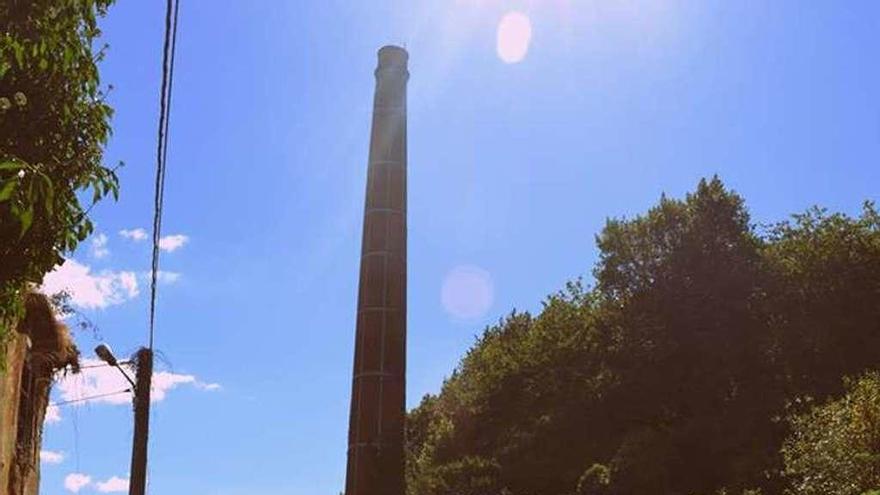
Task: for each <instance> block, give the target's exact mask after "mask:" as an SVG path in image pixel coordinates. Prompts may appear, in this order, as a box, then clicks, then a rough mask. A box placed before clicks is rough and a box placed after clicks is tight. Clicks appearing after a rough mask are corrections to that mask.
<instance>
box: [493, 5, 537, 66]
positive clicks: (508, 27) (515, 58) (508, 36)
mask: <svg viewBox="0 0 880 495" xmlns="http://www.w3.org/2000/svg"><path fill="white" fill-rule="evenodd" d="M531 42H532V21H531V20H529V16H527V15H525V14H523V13H522V12H516V11H514V12H508V13H507V14H505V15H504V17H502V18H501V22H499V23H498V32H497V37H496V45H495V49H496V51H497V52H498V58H500V59H501V60H502V61H504V62H505V63H508V64H515V63H517V62H521V61H522V59H524V58H525V56H526V54H527V53H528V52H529V44H531Z"/></svg>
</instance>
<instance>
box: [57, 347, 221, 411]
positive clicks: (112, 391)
mask: <svg viewBox="0 0 880 495" xmlns="http://www.w3.org/2000/svg"><path fill="white" fill-rule="evenodd" d="M117 357H119V358H120V359H122V356H117ZM80 364H82V366H83V369H82V371H81V372H80V373H77V374H72V373H67V374H59V375H58V376H57V382H56V386H57V390H58V393H59V395H60V397H61V400H63V401H71V400H72V401H80V402H75V403H74V404H76V405H82V404H88V403H94V404H114V405H120V404H124V405H131V393H117V392H123V391H124V390H127V389H130V388H131V384H130V383H128V381H127V380H126V379H125V377H124V376H123V375H122V373H120V372H119V370H117V369H114V368H113V367H110V366H101V365H102V364H103V361H101V360H99V359H92V358H86V359H83V360H81V363H80ZM127 371H128V373H129V375H133V373H132V371H131V370H127ZM180 385H193V386H195V387H197V388H200V389H203V390H217V389H218V388H219V387H220V385H219V384H216V383H211V384H203V383H202V382H200V381H199V380H197V379H196V377H195V376H194V375H183V374H178V373H172V372H169V371H159V372H154V373H153V383H152V387H151V388H150V399H151V401H152V402H160V401H162V400H164V399H165V397H166V396H167V395H168V392H169V391H171V390H172V389H174V388H177V387H178V386H180Z"/></svg>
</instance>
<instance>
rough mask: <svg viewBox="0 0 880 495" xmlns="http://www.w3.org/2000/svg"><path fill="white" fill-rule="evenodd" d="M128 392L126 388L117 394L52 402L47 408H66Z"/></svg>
mask: <svg viewBox="0 0 880 495" xmlns="http://www.w3.org/2000/svg"><path fill="white" fill-rule="evenodd" d="M129 392H131V389H130V388H127V389H125V390H120V391H118V392H108V393H106V394H98V395H90V396H88V397H80V398H78V399H71V400H65V401H61V402H53V403H51V404H49V407H58V406H66V405H68V404H74V403H76V402H85V401H87V400H94V399H100V398H102V397H110V396H111V395H119V394H127V393H129Z"/></svg>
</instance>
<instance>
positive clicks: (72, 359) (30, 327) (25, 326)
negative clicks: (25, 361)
mask: <svg viewBox="0 0 880 495" xmlns="http://www.w3.org/2000/svg"><path fill="white" fill-rule="evenodd" d="M18 331H19V332H20V333H23V334H25V335H27V336H29V337H30V339H31V352H32V353H33V354H32V355H33V356H34V357H35V358H38V359H40V360H41V361H44V362H45V364H48V365H50V366H51V367H52V369H61V368H64V367H67V366H71V367H73V368H74V370H77V369H78V368H79V350H78V349H77V348H76V345H75V344H74V343H73V339H72V338H71V337H70V331H69V330H68V328H67V325H65V324H64V323H62V322H61V321H59V320H58V319H57V318H56V317H55V311H54V310H53V308H52V304H51V303H50V302H49V299H48V298H47V297H46V296H45V295H43V294H39V293H36V292H31V293H28V294H27V296H25V316H24V318H23V319H22V320H21V321H20V322H19V324H18Z"/></svg>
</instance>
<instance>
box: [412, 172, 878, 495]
mask: <svg viewBox="0 0 880 495" xmlns="http://www.w3.org/2000/svg"><path fill="white" fill-rule="evenodd" d="M762 232H763V233H762ZM597 242H598V245H599V249H600V259H599V263H598V264H597V266H596V268H595V270H594V276H595V280H596V283H595V286H594V287H593V288H591V289H586V288H584V287H583V285H582V284H581V283H580V282H573V283H570V284H569V285H568V286H567V287H566V289H565V290H563V291H561V292H560V293H558V294H554V295H552V296H550V297H549V298H547V299H546V300H545V302H544V305H543V308H542V309H541V311H540V312H539V313H538V314H536V315H531V314H528V313H516V312H514V313H512V314H511V315H509V316H508V317H506V318H504V319H502V320H501V321H499V323H498V324H497V325H494V326H491V327H489V328H486V329H485V331H484V332H483V334H482V335H481V336H480V337H479V338H478V339H477V341H476V342H475V343H474V345H473V346H472V347H471V349H470V350H468V352H467V354H466V355H465V356H464V357H463V358H462V360H461V362H460V363H459V365H458V366H457V367H456V369H455V370H454V371H453V373H452V375H451V376H450V377H449V378H448V379H447V380H446V381H445V382H444V384H443V387H442V389H441V391H440V393H439V394H438V395H437V396H429V397H427V398H426V399H425V400H424V401H423V402H422V404H421V405H420V406H419V407H418V408H416V409H414V410H413V411H412V412H411V413H410V414H409V420H408V428H409V430H408V435H407V441H408V448H407V456H408V480H409V490H410V493H411V494H412V495H427V494H430V495H446V494H449V495H452V494H453V493H456V492H455V490H465V491H467V490H470V489H472V488H473V487H474V486H476V485H474V483H476V482H477V481H480V482H486V481H491V484H487V485H484V487H485V486H491V487H493V489H494V491H495V492H499V493H500V492H502V491H503V492H509V493H510V494H512V495H543V494H547V495H556V494H564V495H569V494H573V493H607V494H613V495H630V494H639V493H668V494H673V495H690V494H697V493H699V494H722V493H727V494H757V493H768V494H771V493H781V492H782V490H783V488H784V484H785V481H786V479H785V478H784V477H783V476H782V471H783V457H782V455H781V454H780V447H781V445H782V442H783V440H784V438H785V436H786V435H787V433H788V431H787V429H788V425H787V424H786V423H785V422H784V421H781V420H780V418H782V417H784V416H785V414H786V411H787V409H786V406H787V404H788V403H789V402H790V400H791V399H792V398H793V397H797V396H801V395H805V394H806V395H813V396H817V397H822V398H824V397H836V396H838V395H839V393H840V391H841V389H840V386H839V385H834V386H832V385H831V384H832V383H835V382H836V383H839V382H840V379H841V376H842V375H845V374H851V375H858V374H861V373H863V372H864V371H865V369H867V368H869V367H871V366H876V363H877V358H878V357H880V354H878V352H880V351H878V349H880V342H878V341H877V339H878V338H880V221H878V215H877V213H876V212H875V210H874V209H873V206H871V205H870V204H869V205H866V207H865V211H864V212H863V214H862V215H861V216H860V217H859V218H850V217H848V216H845V215H839V214H836V215H828V214H826V213H824V212H823V211H821V210H815V209H814V210H810V211H808V212H807V213H805V214H803V215H795V216H794V217H793V219H792V220H790V221H787V222H782V223H779V224H776V225H773V226H771V227H770V228H769V229H766V231H762V230H760V229H758V228H757V227H756V226H754V225H752V224H751V223H750V219H749V215H748V212H747V210H746V208H745V203H744V201H743V199H742V198H741V197H740V196H739V195H737V194H736V193H735V192H733V191H730V190H729V189H727V188H725V187H724V185H723V184H722V183H721V181H720V180H718V179H717V178H713V179H711V180H703V181H701V182H700V183H699V184H698V186H697V188H696V191H694V192H693V193H692V194H688V195H687V196H686V197H685V198H684V199H681V200H676V199H669V198H666V197H662V198H661V199H660V202H659V204H658V205H656V206H655V207H654V208H651V209H650V210H649V211H648V212H647V213H646V214H644V215H640V216H637V217H635V218H632V219H612V220H609V221H608V222H607V224H606V226H605V229H604V230H603V231H602V233H601V235H600V236H599V237H598V239H597ZM871 488H876V487H871ZM826 493H834V492H826Z"/></svg>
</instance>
